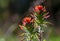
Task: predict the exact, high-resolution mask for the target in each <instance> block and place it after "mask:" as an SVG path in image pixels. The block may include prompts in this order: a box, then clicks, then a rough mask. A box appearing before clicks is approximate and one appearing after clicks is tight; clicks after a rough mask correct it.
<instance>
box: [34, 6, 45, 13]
mask: <svg viewBox="0 0 60 41" xmlns="http://www.w3.org/2000/svg"><path fill="white" fill-rule="evenodd" d="M43 8H44V7H43V6H42V5H37V6H35V8H34V9H35V11H36V12H38V13H39V12H40V11H41V10H43Z"/></svg>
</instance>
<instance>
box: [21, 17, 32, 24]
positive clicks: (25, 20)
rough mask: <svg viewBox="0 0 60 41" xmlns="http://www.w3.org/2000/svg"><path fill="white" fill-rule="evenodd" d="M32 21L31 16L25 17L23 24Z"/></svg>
mask: <svg viewBox="0 0 60 41" xmlns="http://www.w3.org/2000/svg"><path fill="white" fill-rule="evenodd" d="M30 22H31V17H25V18H24V19H23V21H22V23H23V25H26V23H30Z"/></svg>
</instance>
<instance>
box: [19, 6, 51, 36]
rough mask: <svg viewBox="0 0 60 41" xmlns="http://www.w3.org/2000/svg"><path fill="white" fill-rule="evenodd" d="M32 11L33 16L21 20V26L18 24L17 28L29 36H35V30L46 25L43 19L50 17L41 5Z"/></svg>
mask: <svg viewBox="0 0 60 41" xmlns="http://www.w3.org/2000/svg"><path fill="white" fill-rule="evenodd" d="M33 11H34V12H33V14H30V16H31V17H25V18H23V20H22V25H20V24H19V27H20V29H21V30H23V31H26V32H29V33H30V35H33V36H34V35H35V34H36V35H37V32H38V31H37V29H39V28H40V26H41V25H42V24H43V25H44V24H46V21H45V19H47V18H49V17H50V15H49V12H47V11H46V9H45V7H44V6H42V5H37V6H35V7H34V8H33ZM42 27H43V26H42ZM36 28H37V29H36ZM39 32H40V29H39ZM37 36H38V35H37Z"/></svg>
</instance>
